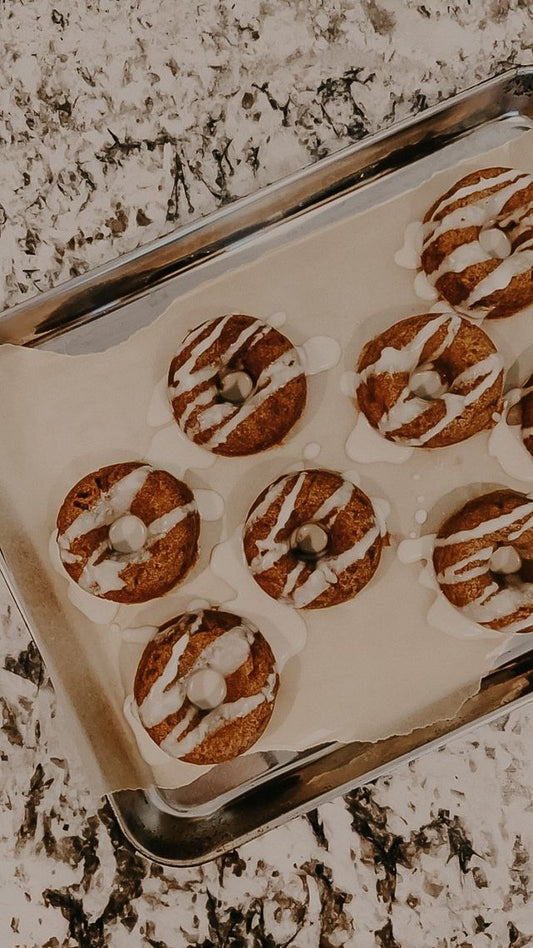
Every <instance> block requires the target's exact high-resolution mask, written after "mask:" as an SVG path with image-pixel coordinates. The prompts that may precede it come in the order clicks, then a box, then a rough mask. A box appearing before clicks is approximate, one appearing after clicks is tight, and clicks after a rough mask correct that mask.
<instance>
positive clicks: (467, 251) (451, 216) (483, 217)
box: [419, 170, 533, 317]
mask: <svg viewBox="0 0 533 948" xmlns="http://www.w3.org/2000/svg"><path fill="white" fill-rule="evenodd" d="M532 181H533V178H532V176H531V175H527V174H523V173H521V172H518V171H515V170H507V171H504V172H502V173H500V174H498V175H496V176H493V177H490V178H489V177H487V178H484V177H481V178H480V180H479V181H478V182H477V183H476V184H470V185H465V186H463V187H462V188H459V189H458V190H456V191H455V192H454V193H453V194H452V195H450V196H449V197H448V198H446V199H444V198H443V199H442V200H441V201H440V202H439V204H438V206H437V207H436V209H435V210H434V212H433V214H432V217H431V220H430V221H427V222H426V223H425V224H424V225H423V230H424V241H423V247H422V251H423V250H425V249H427V248H428V247H429V246H430V245H431V244H432V243H433V242H434V241H435V240H437V239H438V238H439V237H440V236H441V235H442V234H445V233H447V232H448V231H451V230H463V229H466V228H469V227H476V228H478V236H477V238H476V239H474V240H471V241H468V242H465V243H463V244H461V245H459V246H458V247H456V248H455V249H454V250H453V251H452V252H451V253H450V254H448V255H447V256H446V257H444V259H443V260H442V262H441V264H440V265H439V267H438V268H437V269H435V270H434V271H433V272H432V273H428V274H426V277H427V280H428V282H429V284H431V285H432V286H433V287H435V285H436V284H437V283H438V281H439V279H440V278H441V277H442V276H443V275H444V274H446V273H462V272H463V271H464V270H466V269H467V268H468V267H471V266H473V265H476V264H479V263H486V262H487V261H489V260H491V259H495V256H496V255H497V247H496V245H495V250H494V252H490V250H487V249H485V248H486V247H487V246H488V245H487V242H486V241H485V240H484V239H483V236H482V235H483V234H484V233H485V232H488V231H492V232H494V231H495V230H497V229H501V232H502V234H503V228H506V229H507V228H509V227H511V229H510V230H508V232H507V233H506V234H505V235H504V236H505V237H507V238H508V240H509V241H510V243H511V245H512V243H513V242H514V241H515V240H516V238H517V236H519V234H520V233H524V231H525V230H527V229H528V228H529V227H530V226H531V211H530V208H529V207H525V208H524V206H519V207H518V208H517V209H515V210H514V211H512V212H510V213H507V214H504V212H503V210H504V207H505V205H506V204H507V203H508V201H509V200H510V199H511V198H512V197H513V196H514V195H515V194H517V193H519V192H520V191H522V190H524V189H525V188H527V187H528V186H529V185H530V184H531V182H532ZM493 188H496V190H494V191H492V193H490V194H488V195H485V196H480V197H476V195H477V194H478V193H479V194H481V193H482V192H483V191H485V190H488V189H493ZM462 198H467V199H471V200H469V201H468V203H467V204H465V205H464V206H463V207H459V208H455V210H451V211H448V212H447V208H448V207H451V206H452V204H454V203H455V202H456V201H457V200H460V199H462ZM528 215H529V216H528ZM513 225H514V226H513ZM493 243H494V242H493ZM502 245H503V242H502ZM529 246H530V243H529V241H526V242H525V243H524V244H523V245H520V246H518V247H517V248H516V249H515V250H514V251H513V252H512V254H511V255H510V256H507V251H508V248H507V247H506V248H505V249H504V250H503V251H502V252H501V256H503V257H505V259H503V260H501V262H499V263H498V264H497V266H496V267H494V268H493V269H492V270H491V272H490V273H488V274H487V275H486V276H484V277H483V278H482V279H481V280H479V282H478V283H477V284H476V285H475V286H474V287H473V289H472V290H471V292H470V293H469V295H468V297H467V298H466V299H465V300H463V302H462V303H461V304H459V305H456V306H455V308H456V309H458V310H460V311H461V312H464V313H466V314H467V315H470V316H481V317H482V316H483V315H485V314H486V313H487V312H488V311H489V309H490V307H489V306H487V305H485V306H480V305H479V304H480V303H481V302H482V300H483V299H485V298H486V297H489V296H491V295H492V294H493V293H496V292H497V291H498V290H504V289H506V288H507V286H508V285H509V284H510V283H511V281H512V280H513V278H514V277H515V276H517V275H519V274H522V273H526V272H528V271H529V270H530V269H531V268H532V267H533V252H531V250H530V249H529ZM419 289H421V290H422V292H423V290H424V288H423V287H422V286H420V287H419Z"/></svg>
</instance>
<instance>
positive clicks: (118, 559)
mask: <svg viewBox="0 0 533 948" xmlns="http://www.w3.org/2000/svg"><path fill="white" fill-rule="evenodd" d="M199 532H200V517H199V514H198V511H197V508H196V502H195V500H194V496H193V494H192V491H191V490H190V489H189V488H188V487H187V485H186V484H184V483H183V482H182V481H178V480H176V478H175V477H173V476H172V474H169V473H168V472H167V471H159V470H156V469H155V468H153V467H150V465H149V464H142V463H140V462H138V461H128V462H126V463H122V464H111V465H109V467H102V468H100V470H98V471H94V472H93V473H91V474H87V475H86V476H85V477H83V478H82V479H81V480H80V481H78V483H77V484H75V485H74V487H73V488H72V489H71V490H70V491H69V493H68V494H67V496H66V497H65V500H64V501H63V503H62V505H61V508H60V510H59V513H58V515H57V544H58V547H59V555H60V558H61V562H62V563H63V566H64V567H65V570H66V571H67V573H68V574H69V576H70V577H71V578H72V579H73V580H74V581H75V582H76V583H78V585H79V586H81V588H82V589H84V590H85V591H86V592H89V593H92V594H93V595H94V596H98V597H99V598H101V599H110V600H112V601H113V602H123V603H133V602H146V601H147V600H149V599H154V598H156V597H157V596H162V595H164V593H166V592H168V591H169V589H172V588H173V587H174V586H175V585H176V584H177V583H179V582H180V581H181V580H182V579H184V577H185V576H186V574H187V573H188V572H189V570H190V569H191V567H192V566H193V565H194V563H195V562H196V559H197V556H198V535H199Z"/></svg>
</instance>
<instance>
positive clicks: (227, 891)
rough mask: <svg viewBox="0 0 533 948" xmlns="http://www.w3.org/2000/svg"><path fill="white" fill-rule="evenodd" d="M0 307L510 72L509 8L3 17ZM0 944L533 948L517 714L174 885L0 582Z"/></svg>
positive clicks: (517, 42)
mask: <svg viewBox="0 0 533 948" xmlns="http://www.w3.org/2000/svg"><path fill="white" fill-rule="evenodd" d="M0 18H1V24H2V39H3V49H4V55H3V57H2V61H1V62H0V75H1V79H2V81H1V83H0V155H1V158H2V175H1V176H0V234H1V260H0V266H1V267H2V271H3V277H4V279H3V280H2V288H1V292H2V304H1V305H3V306H8V305H12V304H14V303H17V302H19V301H20V300H24V299H27V298H29V297H30V296H31V295H32V294H35V293H37V292H40V291H42V290H44V289H46V288H47V287H49V286H52V285H54V284H56V283H58V282H60V281H62V280H65V279H68V278H69V277H71V276H74V275H76V274H79V273H82V272H84V271H85V270H87V269H89V268H91V267H94V266H95V265H97V264H99V263H101V262H103V261H104V260H107V259H110V258H112V257H115V256H117V255H119V254H122V253H124V252H126V251H128V250H131V249H132V248H134V247H137V246H139V245H141V244H144V243H146V242H148V241H149V240H152V239H153V238H156V237H158V236H160V235H162V234H165V233H168V232H169V231H171V230H172V229H173V228H174V227H176V225H177V224H179V223H183V222H185V221H188V220H192V219H194V218H197V217H199V216H201V215H203V214H205V213H206V212H208V211H210V210H212V209H214V208H216V207H218V206H220V205H221V204H224V203H226V202H229V201H231V200H233V199H234V198H235V197H238V196H240V195H243V194H247V193H250V192H252V191H254V190H256V189H257V188H259V187H261V186H262V185H264V184H266V183H268V182H270V181H273V180H275V179H277V178H279V177H280V176H282V175H284V174H286V173H288V172H290V171H292V170H295V169H297V168H300V167H302V166H303V165H305V164H308V163H309V162H312V161H314V160H316V159H317V158H320V157H322V156H324V155H326V154H328V153H331V152H332V151H334V150H335V149H337V148H340V147H342V146H343V145H345V144H347V143H348V142H350V141H354V140H358V139H360V138H362V137H363V136H364V135H366V134H368V133H370V132H374V131H376V130H377V129H380V128H382V127H384V126H386V125H388V124H390V123H391V122H393V121H395V120H397V119H401V118H404V117H406V116H408V115H410V114H415V113H417V112H418V111H420V110H421V109H423V108H425V107H426V106H427V105H431V104H433V103H435V102H437V101H439V100H440V99H443V98H446V97H448V96H449V95H452V94H453V93H454V92H456V91H457V90H459V89H462V88H466V87H467V86H470V85H472V84H473V83H475V82H476V81H479V80H481V79H484V78H486V77H488V76H490V75H494V74H496V73H497V72H500V71H502V70H503V69H505V68H509V67H510V66H512V65H515V64H518V63H526V62H528V60H530V59H531V45H532V39H533V12H532V9H531V5H530V3H529V0H457V2H453V3H443V2H441V0H425V2H423V3H421V2H416V0H404V2H403V3H401V4H400V3H398V2H395V0H379V2H378V0H302V2H298V0H238V2H233V3H232V2H229V0H220V2H212V3H209V2H202V0H199V2H197V3H195V4H187V3H181V4H180V3H172V2H170V0H122V2H120V0H88V2H87V3H85V4H69V3H66V2H65V0H33V2H32V3H27V2H24V0H3V2H2V4H1V7H0ZM0 620H1V623H2V636H1V639H0V709H1V712H2V721H3V723H2V728H1V731H0V755H1V759H2V769H1V772H0V774H1V776H0V792H1V810H0V837H1V841H2V847H1V855H2V870H1V872H0V877H1V878H2V880H3V884H2V887H1V889H0V944H1V946H2V948H4V946H5V948H37V946H39V948H74V946H82V948H104V946H113V948H114V946H117V948H120V946H122V945H128V946H143V948H145V946H146V948H148V946H152V948H178V946H182V945H183V946H189V945H199V946H203V948H208V946H217V948H219V946H220V948H222V946H228V948H230V946H235V948H237V946H260V945H261V946H268V948H275V946H286V945H287V946H288V945H291V946H293V948H307V946H317V948H318V946H320V948H337V946H341V945H343V946H344V945H348V946H353V948H374V946H376V948H419V946H420V948H422V946H423V948H452V946H453V948H489V946H490V948H504V946H505V948H506V946H513V948H522V946H526V945H530V944H533V909H532V906H531V897H532V894H533V893H532V890H533V883H532V877H533V869H532V866H531V858H532V854H533V816H532V810H533V755H532V752H531V746H532V739H533V710H532V709H531V707H529V708H526V709H524V710H522V711H520V712H518V711H516V712H513V713H511V714H509V715H508V716H507V717H504V718H501V719H500V720H499V721H497V722H496V723H494V724H492V725H490V726H489V725H487V726H483V727H481V728H478V729H477V730H476V731H473V732H472V733H471V735H470V736H469V738H468V739H463V740H456V741H454V742H453V743H451V744H450V745H449V746H448V747H447V748H446V749H445V750H443V751H440V752H435V753H432V754H429V755H427V756H426V757H424V758H422V759H421V760H419V761H417V762H415V763H412V764H410V765H406V766H403V767H401V768H400V769H398V770H396V771H395V772H394V774H393V775H392V776H391V777H389V778H383V779H381V780H379V781H377V782H376V783H375V784H373V785H372V786H369V787H366V788H364V789H361V790H357V791H355V792H353V793H351V794H349V795H348V796H347V797H345V798H344V799H342V798H339V799H337V800H335V801H333V802H332V803H329V804H327V805H324V806H322V807H320V808H319V810H317V811H315V812H314V813H311V814H310V815H309V816H307V817H300V818H298V819H296V820H293V821H292V822H291V823H289V824H287V825H286V826H283V827H281V828H280V829H277V830H274V831H273V832H271V833H270V834H268V835H267V836H265V837H263V838H261V839H258V840H256V841H254V842H252V843H249V844H247V845H245V846H243V847H241V849H239V850H238V851H237V852H233V853H230V854H228V855H227V856H225V857H223V858H221V859H219V860H217V861H215V862H212V863H209V864H208V865H206V866H203V867H200V868H195V869H183V870H178V869H167V868H162V867H160V866H157V865H155V864H151V863H150V862H149V861H147V860H146V859H144V858H142V857H140V856H138V855H136V854H135V853H134V852H133V851H132V849H131V848H130V846H129V845H128V844H127V843H125V841H124V839H123V838H122V837H121V835H120V832H119V831H118V829H117V826H116V823H115V821H114V818H113V815H112V813H111V811H110V809H109V806H108V805H107V804H106V803H105V802H103V801H101V800H98V799H94V798H93V797H92V796H91V793H90V792H89V791H88V790H87V789H85V788H84V779H83V769H82V768H81V769H80V768H79V766H78V765H77V764H76V763H75V762H74V761H73V760H72V759H69V760H67V759H66V757H65V752H64V748H63V746H62V743H61V738H60V734H61V729H60V728H58V727H57V721H56V717H55V716H56V705H55V698H54V693H53V689H52V686H51V684H50V682H49V680H48V678H47V675H46V671H45V669H44V667H43V663H42V661H41V658H40V656H39V654H38V652H37V650H36V648H35V646H34V645H33V644H32V643H31V641H30V639H29V637H28V634H27V632H26V630H25V628H24V626H23V624H22V621H21V619H20V616H19V614H18V612H17V610H16V607H15V606H14V604H13V602H12V600H11V598H10V596H9V593H8V592H7V590H6V589H5V587H4V586H0Z"/></svg>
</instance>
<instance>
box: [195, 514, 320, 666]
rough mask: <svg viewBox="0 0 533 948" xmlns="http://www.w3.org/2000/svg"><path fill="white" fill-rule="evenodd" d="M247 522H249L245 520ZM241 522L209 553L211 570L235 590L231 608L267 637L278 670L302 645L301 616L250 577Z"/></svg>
mask: <svg viewBox="0 0 533 948" xmlns="http://www.w3.org/2000/svg"><path fill="white" fill-rule="evenodd" d="M248 522H249V521H248ZM242 531H243V525H242V524H241V525H240V526H239V527H238V528H237V529H236V530H235V531H234V533H233V534H232V535H231V536H230V537H229V538H228V539H227V540H224V541H223V542H222V543H219V544H218V545H217V546H216V547H215V548H214V550H213V553H212V554H211V569H212V571H213V573H214V574H215V576H218V577H219V578H220V579H223V580H224V582H226V583H227V584H228V585H229V586H231V588H232V589H235V590H236V594H235V598H234V599H233V600H231V609H232V611H235V612H237V613H239V614H240V615H246V616H247V617H249V618H251V619H252V621H253V622H254V623H255V624H256V625H257V626H259V628H260V629H261V631H262V633H263V635H264V636H265V638H266V639H268V642H269V645H270V647H271V649H272V651H273V653H274V657H275V659H276V665H277V667H278V669H280V670H281V669H282V668H283V666H284V665H285V663H286V662H287V661H288V660H289V658H291V657H292V656H293V655H296V654H297V653H298V652H300V651H301V650H302V649H303V647H304V646H305V642H306V639H307V629H306V626H305V623H304V621H303V619H302V617H301V615H300V614H299V613H298V612H296V611H295V610H294V609H292V608H290V606H287V605H286V604H285V603H282V602H279V601H277V600H276V599H271V598H270V596H267V595H266V593H264V592H263V590H262V589H261V588H260V587H259V586H258V585H257V583H256V582H255V580H253V579H252V577H251V575H250V572H249V570H248V567H247V565H246V563H245V560H244V554H243V549H242Z"/></svg>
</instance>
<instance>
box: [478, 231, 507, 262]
mask: <svg viewBox="0 0 533 948" xmlns="http://www.w3.org/2000/svg"><path fill="white" fill-rule="evenodd" d="M478 240H479V243H480V246H481V249H482V250H484V251H485V253H487V254H488V255H489V257H493V258H494V259H496V260H505V258H506V257H508V256H509V254H510V253H511V251H512V247H511V241H510V240H509V238H508V236H507V234H505V233H504V232H503V230H500V228H499V227H487V228H486V229H485V230H482V231H480V234H479V237H478Z"/></svg>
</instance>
